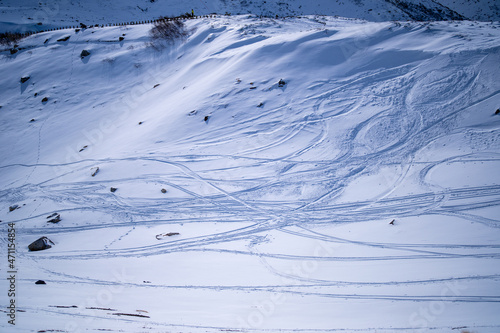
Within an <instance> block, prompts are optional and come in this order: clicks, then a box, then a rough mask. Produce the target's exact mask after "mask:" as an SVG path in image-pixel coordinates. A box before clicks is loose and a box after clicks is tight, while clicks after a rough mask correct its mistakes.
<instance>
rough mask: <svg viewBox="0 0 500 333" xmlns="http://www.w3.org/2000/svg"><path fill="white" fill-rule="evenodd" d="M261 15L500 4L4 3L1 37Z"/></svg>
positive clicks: (401, 14)
mask: <svg viewBox="0 0 500 333" xmlns="http://www.w3.org/2000/svg"><path fill="white" fill-rule="evenodd" d="M191 11H194V13H195V15H206V14H212V13H217V14H226V13H227V14H232V15H234V14H255V15H262V16H273V17H274V16H280V17H283V16H299V15H327V16H342V17H347V18H355V19H362V20H366V21H372V22H382V21H441V20H476V21H499V20H500V6H499V5H498V4H497V3H496V2H495V1H494V0H478V1H474V2H470V1H465V0H420V1H416V0H345V1H339V0H337V1H328V0H314V1H293V2H292V1H279V0H269V1H264V0H257V1H246V0H240V1H227V0H198V1H196V0H188V1H182V2H181V1H178V2H174V3H172V2H167V1H163V0H125V1H120V2H112V1H95V0H90V1H85V2H83V1H71V2H67V1H52V2H38V1H23V2H22V3H20V2H19V1H15V0H2V1H0V32H6V31H18V32H25V31H40V30H47V29H51V28H59V27H67V26H74V25H77V24H78V23H79V22H83V23H86V24H111V23H125V22H130V21H143V20H152V19H157V18H158V17H160V16H177V15H181V14H183V13H186V12H187V13H191Z"/></svg>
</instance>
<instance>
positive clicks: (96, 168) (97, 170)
mask: <svg viewBox="0 0 500 333" xmlns="http://www.w3.org/2000/svg"><path fill="white" fill-rule="evenodd" d="M90 171H91V176H92V177H95V175H97V173H98V172H99V167H95V168H91V169H90Z"/></svg>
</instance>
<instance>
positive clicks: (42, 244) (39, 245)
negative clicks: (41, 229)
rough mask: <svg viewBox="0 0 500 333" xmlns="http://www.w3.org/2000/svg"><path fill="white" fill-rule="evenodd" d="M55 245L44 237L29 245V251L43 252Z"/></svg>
mask: <svg viewBox="0 0 500 333" xmlns="http://www.w3.org/2000/svg"><path fill="white" fill-rule="evenodd" d="M50 244H52V245H55V244H54V242H53V241H51V240H50V239H48V238H47V237H45V236H43V237H40V238H38V239H37V240H36V241H34V242H33V243H31V244H30V245H28V249H29V250H30V251H42V250H46V249H50V248H51V247H52V245H50Z"/></svg>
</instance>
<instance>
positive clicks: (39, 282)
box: [35, 280, 47, 284]
mask: <svg viewBox="0 0 500 333" xmlns="http://www.w3.org/2000/svg"><path fill="white" fill-rule="evenodd" d="M35 284H47V283H45V281H43V280H38V281H36V282H35Z"/></svg>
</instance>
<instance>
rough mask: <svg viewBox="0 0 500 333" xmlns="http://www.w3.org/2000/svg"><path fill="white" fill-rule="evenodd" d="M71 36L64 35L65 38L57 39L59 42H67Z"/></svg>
mask: <svg viewBox="0 0 500 333" xmlns="http://www.w3.org/2000/svg"><path fill="white" fill-rule="evenodd" d="M70 37H71V36H66V37H63V38H59V39H58V40H57V41H58V42H65V41H67V40H68V39H69V38H70Z"/></svg>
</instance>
